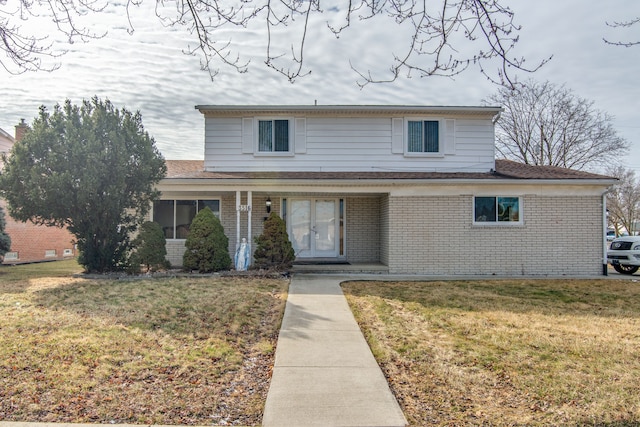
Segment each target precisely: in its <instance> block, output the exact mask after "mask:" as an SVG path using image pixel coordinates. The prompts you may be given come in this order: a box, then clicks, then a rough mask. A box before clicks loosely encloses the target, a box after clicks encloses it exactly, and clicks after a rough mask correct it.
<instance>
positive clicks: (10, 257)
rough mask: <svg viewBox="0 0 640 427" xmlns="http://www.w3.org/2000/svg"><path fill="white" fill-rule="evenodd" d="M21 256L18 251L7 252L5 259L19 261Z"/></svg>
mask: <svg viewBox="0 0 640 427" xmlns="http://www.w3.org/2000/svg"><path fill="white" fill-rule="evenodd" d="M18 259H20V258H19V256H18V252H7V253H6V254H4V260H5V261H17V260H18Z"/></svg>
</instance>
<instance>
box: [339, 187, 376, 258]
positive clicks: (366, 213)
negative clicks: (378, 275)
mask: <svg viewBox="0 0 640 427" xmlns="http://www.w3.org/2000/svg"><path fill="white" fill-rule="evenodd" d="M345 204H346V223H347V224H346V231H347V236H346V248H347V260H349V262H380V247H381V245H380V208H379V206H380V197H350V198H347V199H346V200H345Z"/></svg>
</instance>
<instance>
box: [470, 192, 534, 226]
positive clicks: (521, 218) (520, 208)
mask: <svg viewBox="0 0 640 427" xmlns="http://www.w3.org/2000/svg"><path fill="white" fill-rule="evenodd" d="M477 197H494V198H495V199H496V204H497V203H498V198H507V197H509V198H517V199H518V220H517V221H498V220H497V217H498V212H496V220H495V221H476V198H477ZM471 212H472V213H471V215H472V218H471V219H472V224H473V226H474V227H476V226H477V227H515V226H517V227H522V226H523V225H524V197H523V196H522V195H515V194H514V195H509V194H500V195H498V194H474V195H473V196H472V197H471Z"/></svg>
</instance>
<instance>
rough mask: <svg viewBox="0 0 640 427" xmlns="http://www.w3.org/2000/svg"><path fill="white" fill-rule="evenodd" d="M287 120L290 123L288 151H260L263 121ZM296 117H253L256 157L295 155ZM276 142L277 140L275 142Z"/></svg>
mask: <svg viewBox="0 0 640 427" xmlns="http://www.w3.org/2000/svg"><path fill="white" fill-rule="evenodd" d="M269 120H270V121H272V122H273V121H275V120H287V122H288V125H289V135H288V136H289V140H288V141H287V151H260V128H259V123H260V122H261V121H269ZM294 120H295V119H294V117H291V116H286V117H283V116H257V117H254V118H253V155H254V156H255V157H293V155H294V153H295V147H294V145H295V127H294V125H293V123H294ZM274 143H275V142H274Z"/></svg>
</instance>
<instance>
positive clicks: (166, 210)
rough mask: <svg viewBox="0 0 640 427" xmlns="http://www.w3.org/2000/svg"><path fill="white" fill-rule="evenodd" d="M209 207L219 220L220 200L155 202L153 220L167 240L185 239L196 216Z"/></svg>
mask: <svg viewBox="0 0 640 427" xmlns="http://www.w3.org/2000/svg"><path fill="white" fill-rule="evenodd" d="M207 206H208V207H209V208H210V209H211V210H212V211H213V213H214V214H215V215H216V216H217V217H218V218H220V200H156V201H155V202H154V203H153V220H154V221H155V222H157V223H158V224H160V226H161V227H162V230H163V231H164V237H165V238H167V239H186V238H187V234H189V228H190V227H191V222H192V221H193V218H195V216H196V214H197V213H198V212H200V211H201V210H202V209H204V208H205V207H207Z"/></svg>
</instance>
